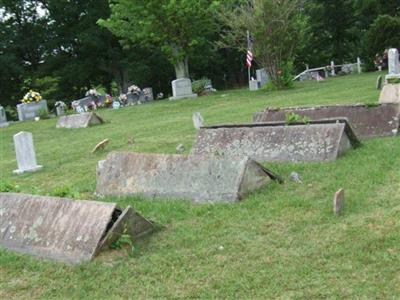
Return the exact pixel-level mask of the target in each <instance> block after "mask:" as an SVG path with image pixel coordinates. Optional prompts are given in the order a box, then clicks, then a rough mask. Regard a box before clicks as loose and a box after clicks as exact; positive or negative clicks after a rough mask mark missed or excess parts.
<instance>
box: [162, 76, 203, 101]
mask: <svg viewBox="0 0 400 300" xmlns="http://www.w3.org/2000/svg"><path fill="white" fill-rule="evenodd" d="M171 84H172V95H173V96H172V97H171V98H169V99H170V100H179V99H184V98H195V97H197V94H194V93H193V90H192V82H191V81H190V79H188V78H180V79H176V80H174V81H172V83H171Z"/></svg>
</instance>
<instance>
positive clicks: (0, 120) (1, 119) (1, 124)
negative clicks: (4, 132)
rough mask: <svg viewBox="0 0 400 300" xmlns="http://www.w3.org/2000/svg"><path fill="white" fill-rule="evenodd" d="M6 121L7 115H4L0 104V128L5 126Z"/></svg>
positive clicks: (6, 124)
mask: <svg viewBox="0 0 400 300" xmlns="http://www.w3.org/2000/svg"><path fill="white" fill-rule="evenodd" d="M7 126H8V122H7V116H6V111H5V109H4V107H3V106H1V105H0V128H1V127H7Z"/></svg>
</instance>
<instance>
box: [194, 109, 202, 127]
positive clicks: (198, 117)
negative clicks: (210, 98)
mask: <svg viewBox="0 0 400 300" xmlns="http://www.w3.org/2000/svg"><path fill="white" fill-rule="evenodd" d="M192 120H193V126H194V128H196V129H197V130H199V129H200V127H203V124H204V119H203V117H202V116H201V114H200V113H199V112H195V113H193V116H192Z"/></svg>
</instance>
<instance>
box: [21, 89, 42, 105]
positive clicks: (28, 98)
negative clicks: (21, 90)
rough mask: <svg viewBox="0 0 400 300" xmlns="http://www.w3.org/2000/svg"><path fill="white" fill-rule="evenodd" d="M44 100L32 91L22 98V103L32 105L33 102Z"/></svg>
mask: <svg viewBox="0 0 400 300" xmlns="http://www.w3.org/2000/svg"><path fill="white" fill-rule="evenodd" d="M40 100H42V96H41V95H40V94H39V93H38V92H35V91H32V90H30V91H29V92H28V93H26V94H25V96H24V98H22V100H21V102H22V103H32V102H39V101H40Z"/></svg>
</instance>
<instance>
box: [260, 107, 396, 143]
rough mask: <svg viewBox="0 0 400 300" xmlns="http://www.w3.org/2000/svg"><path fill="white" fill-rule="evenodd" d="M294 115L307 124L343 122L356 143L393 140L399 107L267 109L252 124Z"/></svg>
mask: <svg viewBox="0 0 400 300" xmlns="http://www.w3.org/2000/svg"><path fill="white" fill-rule="evenodd" d="M289 113H295V114H298V115H299V116H302V117H303V116H306V117H308V118H310V119H311V120H320V119H324V118H347V119H348V120H349V122H350V124H351V127H352V128H353V130H354V133H355V135H356V136H357V137H358V138H360V139H366V138H373V137H382V136H393V135H394V134H396V133H397V132H398V129H399V126H400V125H399V117H400V105H399V104H377V105H366V104H344V105H326V106H314V107H288V108H267V109H265V110H264V111H263V112H256V113H255V114H254V116H253V121H254V122H256V123H257V122H260V123H262V122H275V121H284V120H285V115H286V114H289Z"/></svg>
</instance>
